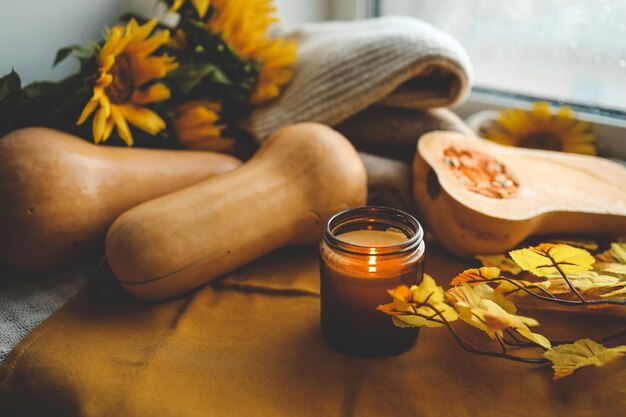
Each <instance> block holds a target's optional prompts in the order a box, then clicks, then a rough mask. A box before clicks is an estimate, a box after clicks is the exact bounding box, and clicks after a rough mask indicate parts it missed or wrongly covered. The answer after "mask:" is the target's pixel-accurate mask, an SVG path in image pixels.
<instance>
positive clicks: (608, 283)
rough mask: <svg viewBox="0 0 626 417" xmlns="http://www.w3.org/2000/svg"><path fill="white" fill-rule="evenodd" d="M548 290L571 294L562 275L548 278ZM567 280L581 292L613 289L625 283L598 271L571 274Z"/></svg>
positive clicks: (553, 275) (554, 292)
mask: <svg viewBox="0 0 626 417" xmlns="http://www.w3.org/2000/svg"><path fill="white" fill-rule="evenodd" d="M546 278H547V280H546V282H547V284H548V285H547V287H546V288H547V290H548V291H549V292H550V293H552V294H565V293H568V292H570V291H571V290H570V288H569V286H568V285H567V283H566V282H565V280H564V279H563V277H561V275H560V274H550V275H548V276H547V277H546ZM567 279H569V281H570V282H571V283H572V285H573V286H574V288H576V289H577V290H579V291H588V290H590V289H594V288H605V287H606V288H611V287H613V286H615V285H620V284H621V283H623V281H622V280H621V279H620V278H618V277H614V276H612V275H605V274H600V273H598V272H596V271H584V272H580V273H578V274H570V275H568V276H567Z"/></svg>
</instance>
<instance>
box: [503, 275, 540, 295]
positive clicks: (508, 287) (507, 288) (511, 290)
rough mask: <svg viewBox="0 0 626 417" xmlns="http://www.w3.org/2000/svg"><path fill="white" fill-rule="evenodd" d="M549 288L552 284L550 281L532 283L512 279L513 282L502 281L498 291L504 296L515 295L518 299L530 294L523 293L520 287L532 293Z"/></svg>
mask: <svg viewBox="0 0 626 417" xmlns="http://www.w3.org/2000/svg"><path fill="white" fill-rule="evenodd" d="M512 281H513V282H512ZM516 284H517V285H516ZM549 286H550V283H549V282H548V281H542V282H530V281H525V280H522V279H511V281H500V283H499V284H498V286H497V287H496V291H497V292H499V293H500V294H504V295H511V294H515V296H516V297H525V296H527V295H528V293H527V292H526V291H523V290H522V289H521V288H520V287H524V288H528V289H529V290H531V291H532V290H535V289H537V290H539V289H540V288H543V289H545V288H547V287H549ZM539 291H540V290H539ZM533 292H537V291H533Z"/></svg>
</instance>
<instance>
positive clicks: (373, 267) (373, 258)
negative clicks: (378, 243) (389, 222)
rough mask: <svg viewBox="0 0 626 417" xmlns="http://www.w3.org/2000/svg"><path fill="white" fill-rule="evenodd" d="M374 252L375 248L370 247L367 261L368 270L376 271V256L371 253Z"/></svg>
mask: <svg viewBox="0 0 626 417" xmlns="http://www.w3.org/2000/svg"><path fill="white" fill-rule="evenodd" d="M375 253H376V248H370V259H369V261H368V262H367V263H368V265H370V267H369V272H376V256H374V255H373V254H375Z"/></svg>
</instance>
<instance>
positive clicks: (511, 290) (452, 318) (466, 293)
mask: <svg viewBox="0 0 626 417" xmlns="http://www.w3.org/2000/svg"><path fill="white" fill-rule="evenodd" d="M568 243H570V244H566V243H542V244H540V245H538V246H535V247H529V248H524V249H519V250H515V251H511V252H509V256H510V257H509V256H506V255H491V256H481V257H478V258H479V259H480V260H481V261H482V262H483V265H484V266H483V267H481V268H473V269H468V270H465V271H463V272H462V273H460V274H459V275H457V276H456V277H455V278H454V279H452V281H451V283H450V285H451V288H449V289H448V290H447V291H444V289H443V288H442V287H440V286H438V285H437V284H436V283H435V280H434V279H433V278H432V277H431V276H429V275H425V276H424V279H423V280H422V282H421V283H420V285H414V286H412V287H410V288H409V287H407V286H399V287H397V288H395V289H392V290H389V294H390V295H391V297H392V299H393V301H392V302H391V303H389V304H385V305H381V306H379V307H378V310H380V311H382V312H383V313H385V314H388V315H390V316H391V317H392V320H393V323H394V324H395V325H396V326H398V327H422V326H425V327H445V328H447V329H448V330H449V331H450V333H451V334H452V336H453V337H454V339H455V340H456V342H457V343H458V344H459V345H460V346H461V347H462V348H463V349H465V350H467V351H469V352H472V353H474V354H479V355H487V356H494V357H499V358H504V359H509V360H513V361H517V362H524V363H533V364H545V363H550V362H551V363H552V365H553V370H554V379H559V378H563V377H565V376H568V375H571V374H572V373H574V372H575V371H576V370H577V369H579V368H581V367H584V366H589V365H595V366H604V365H605V364H606V363H608V362H610V361H612V360H615V359H618V358H621V357H623V356H625V355H626V346H618V347H613V348H607V347H605V346H603V345H602V344H603V343H606V342H608V341H611V340H614V339H617V338H620V337H624V336H626V329H625V330H622V331H620V332H617V333H615V334H612V335H608V336H606V337H604V338H602V339H599V340H596V341H594V340H590V339H581V340H576V341H574V342H569V341H553V342H551V341H550V340H548V338H546V337H545V336H543V335H541V334H539V333H534V332H533V331H531V327H536V326H538V325H539V322H538V321H537V320H535V319H534V318H532V317H527V316H522V315H518V314H517V307H516V305H515V304H514V303H513V301H512V299H516V300H519V299H521V298H523V297H532V298H534V299H536V300H539V301H541V302H545V303H551V304H557V305H559V306H561V307H564V308H569V307H574V306H586V307H587V308H594V309H597V308H604V307H610V306H624V305H626V244H625V243H620V242H614V243H613V244H612V245H611V248H610V249H609V250H608V251H606V252H603V253H601V254H599V255H596V257H594V256H593V255H592V254H591V253H590V252H589V251H588V250H587V249H585V248H582V247H574V246H572V244H575V243H574V242H568ZM588 248H589V249H593V247H592V246H588ZM595 248H597V246H596V247H595ZM522 271H526V272H527V273H528V274H529V275H530V276H529V278H528V279H521V278H519V277H518V276H519V275H520V274H521V273H522ZM503 272H507V273H509V274H510V275H512V276H505V275H503ZM523 278H526V277H523ZM457 323H464V324H468V325H470V326H472V327H474V328H477V329H479V330H481V331H482V332H483V333H484V334H486V335H487V336H488V337H489V338H490V339H491V340H493V341H495V342H496V343H497V348H496V349H493V350H490V349H483V348H479V347H476V346H474V345H473V344H472V343H470V342H469V341H468V340H467V339H466V338H464V336H463V335H462V332H461V331H459V329H458V326H457ZM528 348H530V349H531V351H537V350H539V351H540V352H541V355H538V354H535V356H521V355H519V354H517V350H518V349H526V350H528Z"/></svg>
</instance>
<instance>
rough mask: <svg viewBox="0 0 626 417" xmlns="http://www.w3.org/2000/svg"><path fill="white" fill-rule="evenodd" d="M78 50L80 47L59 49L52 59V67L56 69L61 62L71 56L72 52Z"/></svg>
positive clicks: (71, 46)
mask: <svg viewBox="0 0 626 417" xmlns="http://www.w3.org/2000/svg"><path fill="white" fill-rule="evenodd" d="M77 50H80V45H70V46H66V47H65V48H61V49H59V50H58V51H57V54H56V56H55V57H54V62H53V63H52V66H53V67H56V66H57V65H58V64H60V63H61V62H62V61H64V60H65V59H66V58H67V57H68V56H70V55H72V53H73V52H74V51H77Z"/></svg>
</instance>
